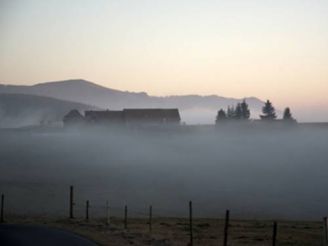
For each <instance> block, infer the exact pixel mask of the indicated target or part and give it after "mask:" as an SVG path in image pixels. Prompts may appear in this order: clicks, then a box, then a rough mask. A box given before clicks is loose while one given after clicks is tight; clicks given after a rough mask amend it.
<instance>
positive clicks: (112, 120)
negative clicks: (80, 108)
mask: <svg viewBox="0 0 328 246" xmlns="http://www.w3.org/2000/svg"><path fill="white" fill-rule="evenodd" d="M84 115H85V120H86V122H87V123H90V124H102V125H106V124H123V123H124V115H123V112H122V111H112V110H105V111H85V112H84Z"/></svg>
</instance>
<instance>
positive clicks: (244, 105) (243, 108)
mask: <svg viewBox="0 0 328 246" xmlns="http://www.w3.org/2000/svg"><path fill="white" fill-rule="evenodd" d="M240 107H241V116H242V117H241V118H242V119H244V120H248V119H249V117H250V116H251V112H250V110H249V109H248V104H247V103H246V101H245V99H244V100H243V101H242V103H241V104H240Z"/></svg>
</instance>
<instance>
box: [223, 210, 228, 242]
mask: <svg viewBox="0 0 328 246" xmlns="http://www.w3.org/2000/svg"><path fill="white" fill-rule="evenodd" d="M229 220H230V211H229V210H227V211H226V215H225V224H224V237H223V246H227V245H228V230H229Z"/></svg>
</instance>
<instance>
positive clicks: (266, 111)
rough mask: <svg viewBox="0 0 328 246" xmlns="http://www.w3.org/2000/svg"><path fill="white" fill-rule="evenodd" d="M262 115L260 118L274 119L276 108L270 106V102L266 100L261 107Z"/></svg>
mask: <svg viewBox="0 0 328 246" xmlns="http://www.w3.org/2000/svg"><path fill="white" fill-rule="evenodd" d="M262 113H263V114H262V115H260V117H261V119H262V120H275V119H276V118H277V115H276V110H275V108H274V107H273V106H272V103H271V102H270V101H269V100H267V101H266V102H265V104H264V106H263V108H262Z"/></svg>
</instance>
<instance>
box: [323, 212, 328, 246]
mask: <svg viewBox="0 0 328 246" xmlns="http://www.w3.org/2000/svg"><path fill="white" fill-rule="evenodd" d="M323 229H324V236H325V241H324V242H325V245H328V221H327V217H324V218H323Z"/></svg>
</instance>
